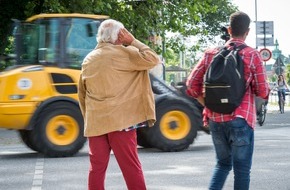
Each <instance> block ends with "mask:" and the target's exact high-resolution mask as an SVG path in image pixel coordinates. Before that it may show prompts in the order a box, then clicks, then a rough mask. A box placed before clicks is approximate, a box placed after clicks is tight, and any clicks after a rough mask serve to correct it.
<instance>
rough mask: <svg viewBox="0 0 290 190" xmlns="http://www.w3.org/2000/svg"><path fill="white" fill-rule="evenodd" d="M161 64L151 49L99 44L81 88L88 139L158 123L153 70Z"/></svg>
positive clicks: (85, 66)
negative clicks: (151, 82) (142, 123)
mask: <svg viewBox="0 0 290 190" xmlns="http://www.w3.org/2000/svg"><path fill="white" fill-rule="evenodd" d="M158 63H160V60H159V56H158V55H157V54H156V53H155V52H154V51H153V50H151V49H150V48H149V47H148V46H146V45H145V44H143V43H142V42H140V41H138V40H134V41H133V42H132V44H131V45H130V46H127V47H125V46H122V45H113V44H110V43H99V44H98V45H97V47H96V48H95V49H94V50H93V51H92V52H90V53H89V54H88V55H87V56H86V58H85V59H84V62H83V64H82V71H81V75H80V80H79V86H78V88H79V89H78V96H79V103H80V108H81V111H82V114H83V117H84V124H85V126H84V128H85V129H84V135H85V136H86V137H90V136H99V135H103V134H107V133H109V132H112V131H118V130H122V129H125V128H128V127H130V126H132V125H135V124H137V123H140V122H143V121H148V122H149V125H150V126H152V125H153V124H154V122H155V120H156V117H155V102H154V96H153V92H152V89H151V84H150V79H149V71H148V70H149V69H151V68H153V67H154V66H156V65H157V64H158Z"/></svg>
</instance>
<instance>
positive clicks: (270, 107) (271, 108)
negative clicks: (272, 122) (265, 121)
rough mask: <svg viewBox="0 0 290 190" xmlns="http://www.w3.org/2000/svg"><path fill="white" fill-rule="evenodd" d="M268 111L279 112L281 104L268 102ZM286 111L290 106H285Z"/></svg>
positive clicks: (289, 109)
mask: <svg viewBox="0 0 290 190" xmlns="http://www.w3.org/2000/svg"><path fill="white" fill-rule="evenodd" d="M267 108H268V110H267V113H275V112H279V106H278V105H273V104H271V103H270V104H268V105H267ZM284 110H285V112H286V111H290V106H285V108H284Z"/></svg>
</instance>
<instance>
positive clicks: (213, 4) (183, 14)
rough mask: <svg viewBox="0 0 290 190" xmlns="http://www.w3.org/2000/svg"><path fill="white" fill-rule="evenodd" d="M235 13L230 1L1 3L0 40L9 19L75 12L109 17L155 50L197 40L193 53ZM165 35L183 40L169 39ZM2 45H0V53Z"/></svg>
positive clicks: (54, 0)
mask: <svg viewBox="0 0 290 190" xmlns="http://www.w3.org/2000/svg"><path fill="white" fill-rule="evenodd" d="M236 10H237V8H236V7H235V6H233V5H232V3H231V0H81V1H80V0H69V1H68V0H13V1H10V0H1V8H0V18H1V20H2V21H3V22H2V23H1V25H0V26H1V27H0V39H1V41H2V42H3V41H5V39H6V38H5V36H6V34H7V33H8V29H7V27H5V26H7V24H8V23H9V22H10V19H11V18H16V19H20V20H23V19H25V18H26V17H29V16H32V15H34V14H39V13H75V12H78V13H91V14H105V15H109V16H110V17H111V18H113V19H116V20H119V21H121V22H122V23H124V25H125V26H126V27H127V28H128V29H129V30H130V31H131V32H132V33H133V34H134V35H135V36H136V38H138V39H141V40H142V41H144V42H146V43H147V44H149V45H151V46H153V47H154V48H155V49H156V50H161V49H163V50H165V49H166V48H171V49H172V50H174V51H175V52H178V51H183V50H184V49H185V46H184V43H183V40H182V38H187V37H188V36H196V39H197V40H196V41H195V43H194V46H192V47H189V48H188V50H189V51H196V50H198V49H199V48H200V47H202V46H204V43H206V42H209V41H213V39H214V37H215V36H217V35H220V34H221V31H220V28H221V27H222V26H224V25H225V24H226V23H227V22H228V17H229V15H230V14H231V13H232V12H234V11H236ZM168 33H173V34H176V35H178V36H182V38H180V37H176V35H173V36H171V37H168V36H166V34H168ZM152 35H155V36H156V35H158V36H161V37H162V39H163V46H162V47H163V48H161V46H160V45H159V46H158V45H156V44H155V43H154V41H150V40H149V36H152ZM5 45H6V44H1V48H0V50H3V46H5ZM1 52H2V51H1Z"/></svg>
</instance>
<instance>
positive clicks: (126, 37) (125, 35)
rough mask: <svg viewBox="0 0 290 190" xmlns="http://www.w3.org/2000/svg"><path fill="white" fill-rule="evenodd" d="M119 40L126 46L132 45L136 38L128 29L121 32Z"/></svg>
mask: <svg viewBox="0 0 290 190" xmlns="http://www.w3.org/2000/svg"><path fill="white" fill-rule="evenodd" d="M118 38H119V41H120V43H122V44H124V45H130V44H131V43H132V42H133V41H134V40H135V37H134V36H133V35H132V34H131V33H130V32H129V31H128V30H127V29H126V28H122V29H121V30H120V32H119V34H118Z"/></svg>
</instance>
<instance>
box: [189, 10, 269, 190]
mask: <svg viewBox="0 0 290 190" xmlns="http://www.w3.org/2000/svg"><path fill="white" fill-rule="evenodd" d="M250 22H251V21H250V18H249V16H248V15H247V14H245V13H243V12H240V11H238V12H235V13H233V14H231V16H230V26H229V27H228V32H229V34H230V39H229V40H228V41H227V42H226V44H225V48H221V47H217V48H213V49H209V50H207V51H206V52H205V53H204V56H203V57H202V59H201V60H200V61H199V62H198V64H197V65H196V66H195V68H194V69H193V70H192V72H191V74H190V75H189V77H188V79H187V93H188V95H190V96H192V97H194V98H196V99H197V100H198V101H199V102H200V103H201V104H203V105H205V108H204V116H205V117H206V118H207V119H208V123H209V128H210V133H211V135H212V140H213V144H214V148H215V152H216V166H215V168H214V172H213V176H212V179H211V182H210V185H209V189H210V190H213V189H215V190H217V189H222V188H223V186H224V183H225V181H226V178H227V176H228V174H229V172H230V171H231V169H232V168H233V171H234V189H235V190H237V189H239V190H248V189H249V186H250V171H251V165H252V155H253V149H254V128H255V124H256V108H255V96H259V97H261V98H263V99H267V98H268V95H269V92H270V89H269V85H268V83H267V76H266V71H265V68H264V66H263V62H262V60H261V57H260V54H259V52H258V51H257V50H256V49H254V48H251V47H249V46H246V44H245V39H246V37H247V35H248V33H249V25H250ZM226 50H232V51H227V52H225V51H226ZM222 52H223V53H225V55H223V56H224V57H226V58H225V59H224V58H217V57H219V54H220V53H222ZM228 55H230V56H232V57H230V56H228ZM217 59H220V60H219V61H217ZM238 59H241V61H238ZM214 62H220V64H222V65H224V66H222V67H220V66H217V67H211V66H212V64H217V63H214ZM231 63H232V64H231ZM239 64H242V68H243V69H241V67H239V66H238V65H239ZM226 67H235V68H234V69H233V68H231V69H232V70H235V71H233V72H231V73H228V72H226V71H225V72H224V71H220V70H219V69H221V70H223V69H226V70H228V71H230V70H231V69H229V68H226ZM234 75H237V76H234ZM240 75H242V76H240ZM239 76H240V78H241V79H242V80H240V79H239ZM229 78H230V79H232V81H231V82H229V84H226V85H225V83H226V82H228V81H229ZM233 81H235V82H236V83H233ZM243 82H244V83H243ZM239 85H240V87H239V88H238V89H237V88H236V89H235V87H236V86H239ZM241 89H242V91H241V92H239V93H240V94H242V96H241V98H240V100H239V98H235V97H234V96H236V95H233V94H231V93H230V92H233V91H238V90H241ZM225 91H227V92H225ZM213 93H215V95H213ZM221 94H222V96H220V95H221ZM216 96H220V97H218V98H216ZM223 105H224V106H223Z"/></svg>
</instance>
